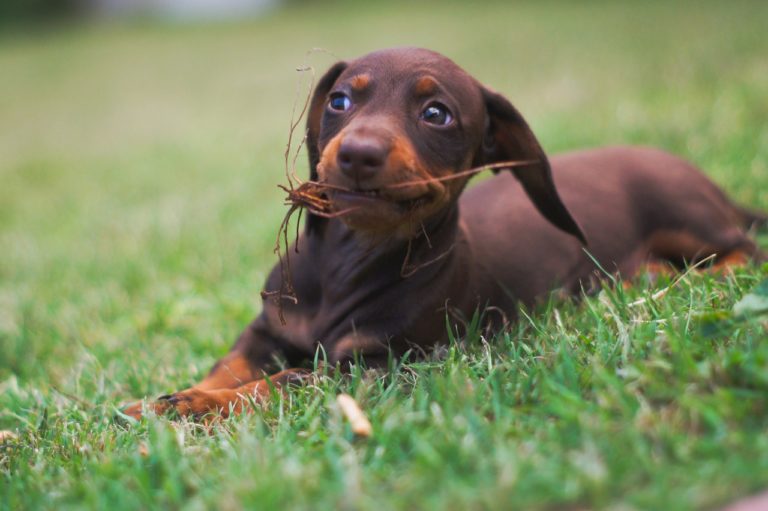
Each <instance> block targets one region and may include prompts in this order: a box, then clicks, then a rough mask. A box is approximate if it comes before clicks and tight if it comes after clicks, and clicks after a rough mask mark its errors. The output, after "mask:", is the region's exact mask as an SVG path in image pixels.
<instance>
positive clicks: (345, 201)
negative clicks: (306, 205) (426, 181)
mask: <svg viewBox="0 0 768 511" xmlns="http://www.w3.org/2000/svg"><path fill="white" fill-rule="evenodd" d="M432 195H433V194H432V193H431V192H429V191H427V192H425V193H420V194H416V195H403V194H398V195H395V194H392V193H391V192H388V191H387V190H386V189H382V188H372V189H360V188H352V189H348V190H341V189H334V190H330V191H329V193H328V198H329V199H330V200H331V202H332V203H333V204H334V205H335V206H336V209H337V210H342V209H349V208H355V209H357V208H366V207H371V206H374V207H375V206H376V205H383V206H384V205H390V206H394V207H396V208H397V209H399V210H401V211H403V212H407V211H413V210H415V209H418V208H420V207H422V206H424V205H426V204H429V203H430V202H431V201H432Z"/></svg>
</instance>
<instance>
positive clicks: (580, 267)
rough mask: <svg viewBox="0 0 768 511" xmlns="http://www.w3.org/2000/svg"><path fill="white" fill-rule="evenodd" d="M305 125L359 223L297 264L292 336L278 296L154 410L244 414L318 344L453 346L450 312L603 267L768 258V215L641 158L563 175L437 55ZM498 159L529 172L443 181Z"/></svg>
mask: <svg viewBox="0 0 768 511" xmlns="http://www.w3.org/2000/svg"><path fill="white" fill-rule="evenodd" d="M307 128H308V132H307V145H308V148H309V160H310V162H309V163H310V174H311V179H312V181H315V182H320V183H325V184H327V185H329V186H331V188H329V191H328V193H327V198H328V199H329V200H330V203H331V204H332V205H333V208H334V210H335V211H337V212H344V213H343V214H341V215H340V216H338V217H336V218H324V217H321V216H318V215H312V214H310V215H308V218H307V222H306V226H305V231H304V233H303V234H302V236H301V237H300V239H299V240H298V248H299V252H298V254H295V255H293V256H292V258H291V269H292V283H293V288H294V289H295V294H296V297H297V299H298V300H297V302H295V303H294V302H293V301H288V300H285V299H283V300H282V303H281V306H282V310H283V312H284V315H285V319H286V324H285V325H283V324H282V322H281V321H280V318H279V309H280V307H279V306H278V304H277V303H276V301H277V300H273V299H269V298H268V299H265V301H264V310H263V312H262V313H261V315H260V316H259V317H257V318H256V320H255V321H254V322H253V323H252V324H251V325H250V326H249V327H248V328H247V329H246V330H245V332H243V333H242V335H241V336H240V338H239V339H238V340H237V342H236V343H235V345H234V347H233V348H232V351H231V352H230V353H229V354H228V355H227V356H226V357H224V358H223V359H222V360H220V361H219V362H218V363H217V364H216V365H215V366H214V367H213V369H212V370H211V372H210V374H209V375H208V376H207V377H206V378H205V379H204V380H203V381H202V382H201V383H200V384H198V385H196V386H194V387H193V388H191V389H188V390H185V391H181V392H177V393H175V394H172V395H169V396H163V397H161V398H160V399H159V400H158V401H157V402H155V403H154V404H152V405H151V406H152V407H153V408H154V410H155V411H158V412H162V411H165V410H167V409H171V408H173V409H175V410H176V411H177V412H179V413H180V414H182V415H188V414H191V415H193V416H200V415H202V414H205V413H208V412H211V411H216V410H218V411H220V412H222V413H223V414H227V413H229V411H230V409H231V410H233V411H235V412H237V411H239V410H240V409H241V407H242V406H243V400H244V399H245V396H253V397H255V398H256V399H257V400H258V399H260V398H263V397H265V396H266V395H268V393H269V388H270V387H271V384H276V385H278V386H279V385H281V384H284V383H286V382H288V381H290V380H291V379H292V378H293V377H295V376H296V375H297V374H301V372H302V370H299V369H289V370H287V371H282V372H280V373H278V374H276V375H273V376H271V377H269V379H270V381H271V383H270V382H268V381H267V380H266V379H264V378H265V377H266V376H267V375H269V374H271V371H273V370H274V369H275V367H274V364H275V361H276V359H277V358H280V359H283V360H284V361H287V363H288V364H289V366H299V365H300V364H302V363H303V362H306V361H307V360H311V359H312V357H313V356H314V354H315V352H316V350H317V348H318V345H322V347H323V348H324V351H325V353H326V354H327V357H328V362H329V363H330V364H334V365H335V364H337V363H340V364H341V365H342V366H343V367H348V364H349V363H350V362H351V361H352V360H353V359H354V357H356V356H361V357H363V358H364V359H365V361H366V363H367V364H368V365H369V366H370V365H377V364H381V363H383V362H384V361H386V360H387V356H388V354H389V353H390V352H391V353H393V354H394V355H395V356H396V355H398V354H402V353H403V352H404V351H405V350H407V349H408V348H409V347H410V346H412V345H418V346H422V347H430V346H433V345H435V344H436V343H440V342H444V341H445V339H446V332H445V324H446V323H445V318H446V314H448V315H449V317H455V316H459V317H462V316H463V317H470V316H472V314H473V313H474V312H475V311H476V310H478V309H479V310H483V309H485V308H487V307H488V306H492V307H493V309H492V310H494V311H501V313H502V314H497V313H495V312H494V313H489V314H488V316H489V318H488V320H489V321H490V322H491V324H492V326H494V327H499V326H501V325H502V324H503V322H504V320H503V319H502V317H503V318H510V319H512V318H514V317H515V315H516V311H517V310H518V307H519V305H520V304H524V305H527V306H529V305H532V304H534V303H535V302H536V301H537V300H540V299H542V298H543V297H546V296H547V295H548V293H550V292H551V291H553V290H555V289H560V290H566V291H567V292H569V293H577V292H579V291H580V289H581V288H582V286H585V285H590V284H591V282H592V281H593V280H594V276H595V275H596V274H599V271H598V269H597V268H598V267H597V265H596V262H599V265H600V266H601V267H602V268H603V269H605V270H607V271H609V272H615V273H618V274H620V275H621V276H622V277H624V278H629V277H631V276H632V275H633V274H635V273H636V272H637V271H638V270H639V269H640V268H641V266H642V265H643V264H645V263H647V262H653V261H669V262H671V263H673V264H675V265H677V266H683V265H685V264H689V263H695V262H696V261H698V260H700V259H702V258H703V257H706V256H710V255H713V254H714V255H715V256H716V257H717V258H720V259H730V258H742V259H746V258H755V257H762V255H761V254H760V252H759V251H758V249H757V247H756V246H755V244H754V243H753V242H752V241H751V240H750V239H749V238H748V237H747V236H746V234H745V230H746V229H747V228H748V226H749V225H751V224H752V223H753V222H755V221H758V220H764V217H762V216H761V215H759V214H754V213H751V212H748V211H746V210H744V209H742V208H739V207H737V206H735V205H733V204H732V203H731V202H730V201H729V200H728V199H727V198H726V197H725V195H724V194H723V193H722V192H721V191H720V190H719V189H718V188H717V187H716V186H715V185H714V184H713V183H712V182H710V181H709V180H708V179H707V178H706V177H705V176H704V175H703V174H702V173H701V172H699V171H698V170H697V169H696V168H695V167H693V166H692V165H691V164H689V163H687V162H685V161H683V160H681V159H678V158H676V157H674V156H671V155H669V154H666V153H664V152H661V151H658V150H655V149H647V148H639V147H613V148H606V149H596V150H588V151H580V152H575V153H570V154H566V155H562V156H558V157H556V158H553V159H552V160H551V162H550V160H548V159H547V157H546V155H545V154H544V152H543V151H542V149H541V146H540V145H539V143H538V141H537V140H536V137H534V135H533V133H532V132H531V130H530V129H529V128H528V125H527V124H526V122H525V121H524V120H523V118H522V116H521V115H520V114H519V113H518V111H517V110H516V109H515V108H514V107H513V106H512V105H511V104H510V103H509V102H508V101H507V100H506V99H505V98H503V97H502V96H500V95H498V94H496V93H494V92H492V91H490V90H488V89H487V88H485V87H483V86H482V85H480V84H479V83H478V82H477V81H476V80H475V79H473V78H472V77H470V76H469V75H468V74H467V73H465V72H464V71H463V70H462V69H460V68H459V67H458V66H457V65H456V64H454V63H453V62H452V61H450V60H449V59H447V58H445V57H443V56H441V55H438V54H436V53H433V52H431V51H427V50H421V49H395V50H385V51H380V52H376V53H372V54H370V55H367V56H364V57H362V58H360V59H357V60H354V61H351V62H339V63H337V64H336V65H334V66H333V67H332V68H331V69H330V70H329V71H328V72H327V73H326V74H325V75H324V76H323V77H322V78H321V79H320V81H319V82H318V84H317V87H316V90H315V92H314V95H313V98H312V101H311V104H310V110H309V117H308V127H307ZM499 162H518V164H516V165H517V166H514V165H515V164H514V163H510V164H509V165H508V166H509V167H510V168H511V170H512V171H513V172H501V173H500V174H499V175H497V176H496V177H494V178H492V179H489V180H487V181H485V182H483V183H481V184H479V185H478V186H476V187H474V188H472V189H470V190H468V191H467V192H465V193H463V194H462V190H463V188H464V186H465V184H466V182H467V180H468V179H469V177H468V176H465V175H463V174H460V178H458V179H445V178H446V177H448V176H456V175H457V173H459V172H461V171H464V170H466V169H470V168H474V167H478V166H483V165H491V164H495V163H499ZM520 162H522V163H520ZM526 162H527V163H526ZM515 178H517V179H515ZM553 178H554V182H553ZM555 183H556V184H557V189H556V188H555ZM521 185H522V186H521ZM558 190H559V192H558ZM561 197H562V200H561ZM585 246H586V251H585V249H584V247H585ZM587 251H588V252H589V254H590V255H587V253H586V252H587ZM282 275H283V273H282V272H281V271H280V268H279V267H276V268H275V269H274V270H273V271H272V273H271V275H270V277H269V279H268V280H267V283H266V290H267V291H270V292H274V291H277V290H279V289H281V284H284V283H283V282H282V279H283V277H282ZM496 316H499V317H496ZM126 413H128V414H131V415H134V416H138V415H140V414H141V406H140V405H133V406H131V407H129V408H128V409H127V410H126Z"/></svg>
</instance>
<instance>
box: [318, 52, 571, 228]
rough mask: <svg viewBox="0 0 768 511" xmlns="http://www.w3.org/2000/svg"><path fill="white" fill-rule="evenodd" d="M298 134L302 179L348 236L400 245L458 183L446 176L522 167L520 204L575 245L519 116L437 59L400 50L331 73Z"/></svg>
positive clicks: (449, 199) (452, 196) (544, 163)
mask: <svg viewBox="0 0 768 511" xmlns="http://www.w3.org/2000/svg"><path fill="white" fill-rule="evenodd" d="M307 124H308V126H307V146H308V151H309V160H310V172H311V179H312V180H313V181H320V182H324V183H327V184H328V185H331V186H332V188H331V189H330V191H329V193H328V195H329V198H330V200H331V202H332V203H333V205H334V209H335V210H336V211H342V210H347V211H348V212H347V213H345V214H343V215H341V219H342V220H343V221H344V222H345V223H346V224H347V225H349V226H350V227H351V228H352V229H355V230H359V231H362V232H369V233H384V234H392V233H399V234H403V235H409V234H411V233H413V232H414V231H415V229H416V228H417V227H418V226H419V224H420V223H422V222H424V221H425V220H427V219H428V218H429V217H431V216H433V215H435V214H436V213H438V212H439V211H441V210H443V209H444V208H446V207H447V206H449V205H451V204H453V203H454V202H455V201H456V199H457V197H458V195H459V194H460V193H461V190H462V189H463V187H464V185H465V184H466V182H467V180H468V177H463V176H462V178H460V179H449V180H446V179H444V178H445V177H446V176H450V175H455V174H456V173H457V172H460V171H463V170H467V169H470V168H473V167H477V166H481V165H489V164H494V163H499V162H506V161H525V160H527V161H531V162H532V163H530V164H528V165H525V166H521V167H514V168H513V169H512V170H513V172H514V173H515V175H516V176H517V178H518V179H519V180H520V182H521V183H522V184H523V187H524V188H525V191H526V192H527V194H528V196H529V197H530V198H531V200H532V201H533V203H534V204H535V205H536V207H537V208H538V210H539V211H540V212H541V213H542V214H543V215H544V216H545V217H546V218H547V219H548V220H549V221H550V222H552V223H553V224H554V225H555V226H557V227H559V228H560V229H562V230H564V231H566V232H568V233H570V234H573V235H574V236H576V237H578V238H579V239H581V240H582V241H583V240H584V237H583V234H582V233H581V230H580V229H579V227H578V225H577V224H576V222H575V221H574V220H573V218H572V217H571V215H570V214H569V213H568V210H567V209H566V208H565V206H564V205H563V203H562V202H561V200H560V197H559V196H558V194H557V191H556V189H555V187H554V183H553V182H552V175H551V171H550V167H549V162H548V160H547V157H546V155H545V154H544V152H543V150H542V149H541V146H540V145H539V143H538V141H537V140H536V137H534V135H533V133H532V132H531V130H530V128H529V127H528V125H527V124H526V122H525V120H524V119H523V118H522V116H521V115H520V113H519V112H518V111H517V110H516V109H515V108H514V107H513V106H512V105H511V104H510V103H509V102H508V101H507V100H506V99H505V98H504V97H502V96H500V95H499V94H496V93H494V92H492V91H490V90H488V89H487V88H485V87H483V86H482V85H481V84H479V83H478V82H477V81H476V80H475V79H474V78H472V77H471V76H469V75H468V74H467V73H466V72H465V71H464V70H462V69H461V68H460V67H458V66H457V65H456V64H455V63H454V62H453V61H451V60H449V59H448V58H446V57H444V56H442V55H439V54H437V53H434V52H432V51H428V50H422V49H414V48H402V49H393V50H383V51H378V52H374V53H371V54H369V55H366V56H364V57H361V58H359V59H357V60H354V61H351V62H338V63H336V64H335V65H334V66H332V67H331V69H330V70H328V71H327V72H326V74H325V75H324V76H323V77H322V78H321V79H320V80H319V81H318V83H317V86H316V88H315V92H314V95H313V97H312V100H311V103H310V109H309V115H308V123H307ZM311 221H318V219H311V220H310V222H311ZM310 229H312V224H311V223H310Z"/></svg>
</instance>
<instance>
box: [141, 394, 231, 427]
mask: <svg viewBox="0 0 768 511" xmlns="http://www.w3.org/2000/svg"><path fill="white" fill-rule="evenodd" d="M244 399H245V398H244V396H243V395H241V394H239V393H238V392H237V391H236V390H231V389H218V390H198V389H187V390H182V391H180V392H174V393H173V394H169V395H166V396H160V397H159V398H157V401H156V402H155V403H154V404H153V406H154V407H155V410H162V411H160V412H156V413H165V414H170V415H176V416H178V417H189V418H193V419H196V420H197V419H202V418H203V417H206V416H217V417H228V416H229V414H230V412H232V413H239V412H240V411H241V409H242V406H243V401H244Z"/></svg>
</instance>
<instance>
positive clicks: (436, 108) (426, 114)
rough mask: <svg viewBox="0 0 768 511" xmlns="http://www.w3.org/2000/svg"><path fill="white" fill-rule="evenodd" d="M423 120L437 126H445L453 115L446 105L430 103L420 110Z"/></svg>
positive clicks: (451, 120) (451, 119)
mask: <svg viewBox="0 0 768 511" xmlns="http://www.w3.org/2000/svg"><path fill="white" fill-rule="evenodd" d="M421 118H422V120H423V121H424V122H427V123H429V124H435V125H437V126H447V125H449V124H451V122H453V115H452V114H451V111H450V110H448V107H446V106H445V105H443V104H441V103H432V104H430V105H429V106H428V107H427V108H425V109H424V111H423V112H421Z"/></svg>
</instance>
